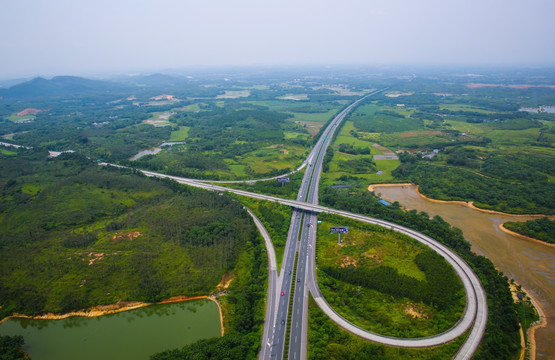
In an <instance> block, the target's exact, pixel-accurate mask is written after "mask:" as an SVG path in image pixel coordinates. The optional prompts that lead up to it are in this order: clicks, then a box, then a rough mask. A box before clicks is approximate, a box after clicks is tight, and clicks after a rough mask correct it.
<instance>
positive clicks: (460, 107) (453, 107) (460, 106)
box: [440, 104, 495, 114]
mask: <svg viewBox="0 0 555 360" xmlns="http://www.w3.org/2000/svg"><path fill="white" fill-rule="evenodd" d="M440 109H442V110H443V109H446V110H451V111H471V112H476V113H481V114H493V113H495V111H491V110H486V109H483V108H480V107H477V106H472V105H465V104H442V105H441V106H440Z"/></svg>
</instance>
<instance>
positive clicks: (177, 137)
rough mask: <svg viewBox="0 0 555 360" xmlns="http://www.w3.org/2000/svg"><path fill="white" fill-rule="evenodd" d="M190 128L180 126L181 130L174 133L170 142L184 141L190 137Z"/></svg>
mask: <svg viewBox="0 0 555 360" xmlns="http://www.w3.org/2000/svg"><path fill="white" fill-rule="evenodd" d="M189 130H190V127H189V126H180V127H179V130H176V131H172V133H171V135H170V140H169V141H183V140H185V139H187V138H188V137H189Z"/></svg>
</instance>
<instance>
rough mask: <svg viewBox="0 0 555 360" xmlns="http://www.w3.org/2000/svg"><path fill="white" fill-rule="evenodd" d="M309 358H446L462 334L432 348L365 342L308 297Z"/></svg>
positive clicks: (316, 359)
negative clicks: (332, 318) (336, 321)
mask: <svg viewBox="0 0 555 360" xmlns="http://www.w3.org/2000/svg"><path fill="white" fill-rule="evenodd" d="M308 311H309V314H308V316H309V320H308V326H309V330H308V359H310V360H326V359H349V360H351V359H352V360H355V359H383V360H389V359H391V360H393V359H438V360H439V359H449V358H451V357H453V356H454V355H455V354H456V352H457V350H458V349H459V347H460V346H461V345H462V343H463V341H464V338H465V336H461V337H460V338H458V339H457V340H455V341H453V342H451V343H449V344H445V345H441V346H436V347H433V348H427V349H405V348H398V347H390V346H384V345H380V344H376V343H373V342H370V341H365V340H362V339H360V338H359V337H357V336H355V335H352V334H350V333H348V332H346V331H344V330H343V329H341V328H340V327H339V326H337V325H336V324H335V323H333V322H332V321H331V320H330V319H329V318H328V317H327V316H326V315H325V314H324V313H323V312H322V311H321V310H320V309H319V308H318V305H316V303H315V302H314V300H313V298H312V297H310V302H309V306H308Z"/></svg>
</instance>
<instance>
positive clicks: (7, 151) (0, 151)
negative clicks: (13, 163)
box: [0, 148, 17, 156]
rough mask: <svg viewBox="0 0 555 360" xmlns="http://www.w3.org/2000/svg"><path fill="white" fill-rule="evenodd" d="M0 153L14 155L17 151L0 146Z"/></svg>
mask: <svg viewBox="0 0 555 360" xmlns="http://www.w3.org/2000/svg"><path fill="white" fill-rule="evenodd" d="M0 154H2V155H7V156H14V155H17V153H16V152H15V151H11V150H6V149H4V148H0Z"/></svg>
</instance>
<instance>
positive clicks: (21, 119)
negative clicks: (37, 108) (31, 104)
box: [6, 113, 36, 123]
mask: <svg viewBox="0 0 555 360" xmlns="http://www.w3.org/2000/svg"><path fill="white" fill-rule="evenodd" d="M35 118H36V116H35V115H25V116H17V115H16V114H15V113H14V114H11V115H10V116H6V119H8V120H10V121H11V122H14V123H25V122H31V121H34V120H35Z"/></svg>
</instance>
